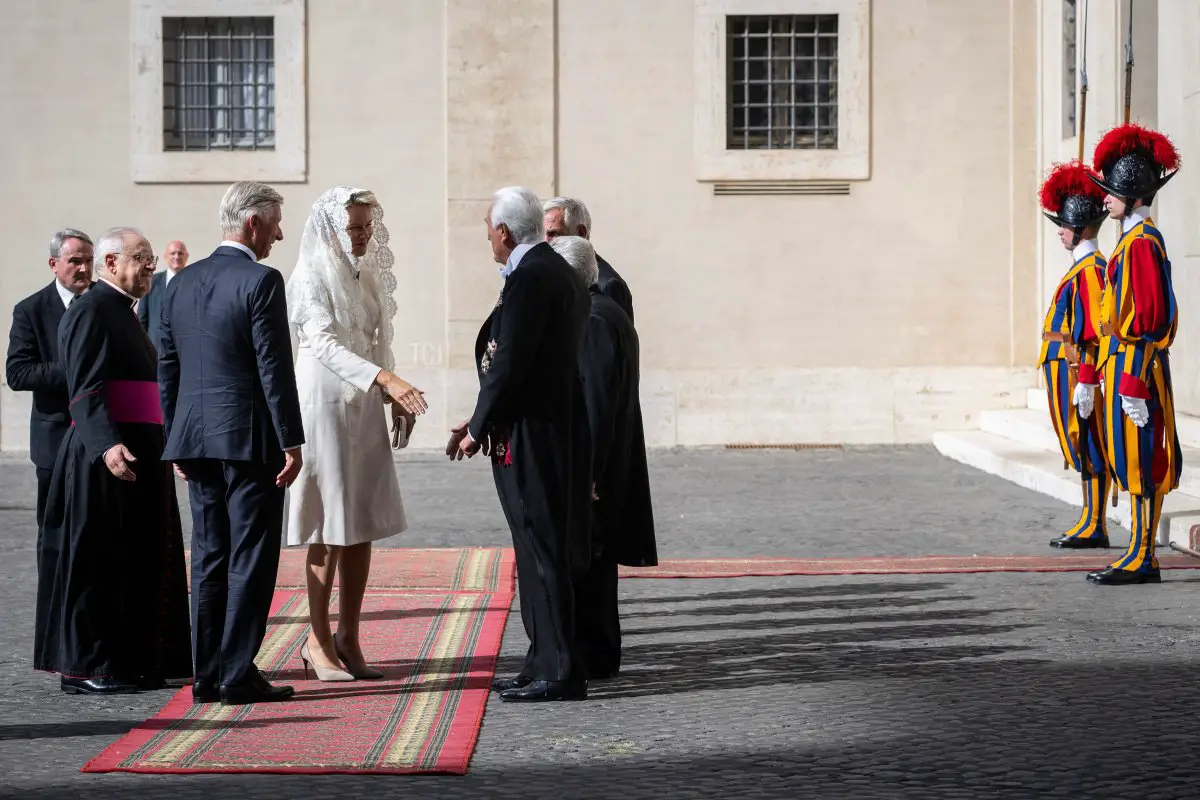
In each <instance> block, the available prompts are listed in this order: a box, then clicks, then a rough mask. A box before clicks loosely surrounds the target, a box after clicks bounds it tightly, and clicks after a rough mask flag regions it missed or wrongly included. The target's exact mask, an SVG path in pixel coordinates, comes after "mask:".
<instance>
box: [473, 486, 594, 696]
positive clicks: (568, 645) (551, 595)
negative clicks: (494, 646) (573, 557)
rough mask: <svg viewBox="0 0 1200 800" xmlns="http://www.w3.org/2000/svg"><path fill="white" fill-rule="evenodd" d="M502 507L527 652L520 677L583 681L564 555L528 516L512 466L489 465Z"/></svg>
mask: <svg viewBox="0 0 1200 800" xmlns="http://www.w3.org/2000/svg"><path fill="white" fill-rule="evenodd" d="M492 470H493V475H494V477H495V479H496V490H497V494H499V496H500V505H501V507H502V508H503V509H504V516H505V518H506V519H507V520H508V526H509V529H510V530H511V531H512V537H513V550H514V551H515V552H516V558H517V596H518V597H519V598H520V601H521V622H522V624H523V625H524V627H525V635H526V636H528V637H529V649H528V651H526V654H525V665H524V666H523V667H522V668H521V674H522V675H524V676H525V677H528V678H532V679H533V680H545V681H567V680H576V679H583V678H584V677H585V676H584V664H583V660H582V658H581V657H580V654H579V652H578V649H577V647H576V641H575V616H574V594H573V592H574V590H573V588H572V585H571V572H570V568H569V565H568V555H567V554H566V553H558V552H556V548H555V547H554V546H553V544H552V543H551V541H549V537H548V536H547V533H546V531H544V530H540V528H543V527H545V523H546V521H545V520H543V519H537V518H535V516H534V515H531V514H530V513H528V512H529V507H528V504H527V503H526V502H525V499H524V498H523V497H522V496H521V491H520V487H519V486H518V482H517V477H516V474H517V470H516V468H515V467H501V466H499V465H498V464H495V463H494V462H493V464H492Z"/></svg>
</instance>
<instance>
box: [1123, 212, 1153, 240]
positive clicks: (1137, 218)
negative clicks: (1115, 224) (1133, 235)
mask: <svg viewBox="0 0 1200 800" xmlns="http://www.w3.org/2000/svg"><path fill="white" fill-rule="evenodd" d="M1148 219H1150V209H1148V208H1146V207H1145V206H1138V207H1137V208H1135V209H1134V210H1133V211H1130V212H1129V216H1128V217H1126V218H1125V219H1123V220H1121V233H1129V232H1130V231H1131V230H1133V229H1134V228H1136V227H1137V226H1138V225H1139V224H1141V223H1143V222H1145V221H1146V220H1148Z"/></svg>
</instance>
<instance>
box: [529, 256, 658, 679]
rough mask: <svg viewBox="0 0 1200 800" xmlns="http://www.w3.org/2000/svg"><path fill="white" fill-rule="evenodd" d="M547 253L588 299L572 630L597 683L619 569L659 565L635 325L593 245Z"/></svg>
mask: <svg viewBox="0 0 1200 800" xmlns="http://www.w3.org/2000/svg"><path fill="white" fill-rule="evenodd" d="M550 246H551V247H553V248H554V250H555V251H556V252H557V253H558V254H559V255H561V256H562V257H563V258H564V259H566V262H567V263H568V264H570V265H571V268H572V269H574V270H575V272H576V274H577V275H579V277H580V279H581V280H582V282H583V283H584V285H586V286H587V287H588V288H589V291H590V292H591V316H590V317H589V318H588V325H587V331H586V333H585V334H584V339H583V347H582V348H581V349H580V351H579V371H580V374H581V375H582V376H583V388H584V397H585V399H586V402H587V412H588V426H589V429H590V431H591V436H592V483H593V486H594V487H595V488H594V489H593V498H592V499H593V502H592V514H591V523H592V525H591V548H592V551H591V556H592V557H591V562H590V564H589V566H588V570H587V572H586V573H585V574H584V575H583V576H582V577H577V579H576V581H575V596H576V602H575V627H576V634H577V636H578V639H579V649H580V652H581V653H582V655H583V660H584V663H585V664H586V665H587V677H588V680H599V679H603V678H611V677H613V676H614V675H616V674H617V672H618V671H619V670H620V667H621V620H620V615H619V612H618V609H617V565H618V564H624V565H626V566H630V567H652V566H654V565H656V564H657V563H658V549H657V547H656V545H655V541H654V512H653V509H652V508H651V503H650V474H649V470H648V468H647V466H646V442H645V436H644V435H643V433H642V409H641V403H640V402H639V400H638V382H639V376H638V335H637V331H636V330H634V327H633V320H631V319H630V318H629V317H628V315H626V314H625V312H624V311H622V310H621V308H620V306H618V305H617V303H616V301H615V300H613V299H612V298H610V297H607V296H605V295H604V294H602V293H601V292H600V287H599V286H597V277H598V273H599V269H598V267H597V264H596V251H595V250H593V249H592V245H591V244H590V243H589V242H588V241H587V240H586V239H583V238H581V237H579V236H558V237H555V238H554V239H552V240H551V241H550Z"/></svg>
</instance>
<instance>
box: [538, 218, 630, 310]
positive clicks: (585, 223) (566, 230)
mask: <svg viewBox="0 0 1200 800" xmlns="http://www.w3.org/2000/svg"><path fill="white" fill-rule="evenodd" d="M542 208H543V211H544V213H545V217H544V224H545V226H546V241H553V240H554V238H555V237H556V236H579V237H581V238H583V239H587V240H589V241H590V240H591V236H592V215H591V213H590V212H589V211H588V209H587V206H585V205H584V204H583V201H582V200H576V199H575V198H574V197H552V198H551V199H549V200H547V201H546V202H545V204H544V205H543V206H542ZM596 268H597V273H598V275H597V278H596V284H597V286H598V287H599V288H600V293H601V294H603V295H604V296H606V297H609V298H611V299H612V300H613V301H614V302H616V304H617V305H618V306H620V307H621V310H622V311H624V312H625V313H626V314H627V315H628V316H629V321H630V322H632V321H633V293H632V292H630V291H629V284H627V283H625V279H624V278H622V277H621V276H620V274H619V273H618V272H617V271H616V270H615V269H613V267H612V265H611V264H609V263H608V262H607V261H605V260H604V259H603V258H601V257H600V254H599V253H597V254H596Z"/></svg>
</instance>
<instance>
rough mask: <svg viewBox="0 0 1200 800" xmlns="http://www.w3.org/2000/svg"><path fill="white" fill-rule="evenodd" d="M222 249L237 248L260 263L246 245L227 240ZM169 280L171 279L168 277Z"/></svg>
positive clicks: (222, 244)
mask: <svg viewBox="0 0 1200 800" xmlns="http://www.w3.org/2000/svg"><path fill="white" fill-rule="evenodd" d="M221 247H236V248H237V249H238V250H241V251H242V252H243V253H245V254H246V255H248V256H250V257H251V258H253V259H254V260H255V261H258V256H256V255H254V251H253V250H251V249H250V248H249V247H246V245H244V244H242V243H241V242H231V241H229V240H228V239H226V240H225V241H223V242H221ZM168 280H169V277H168Z"/></svg>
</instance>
